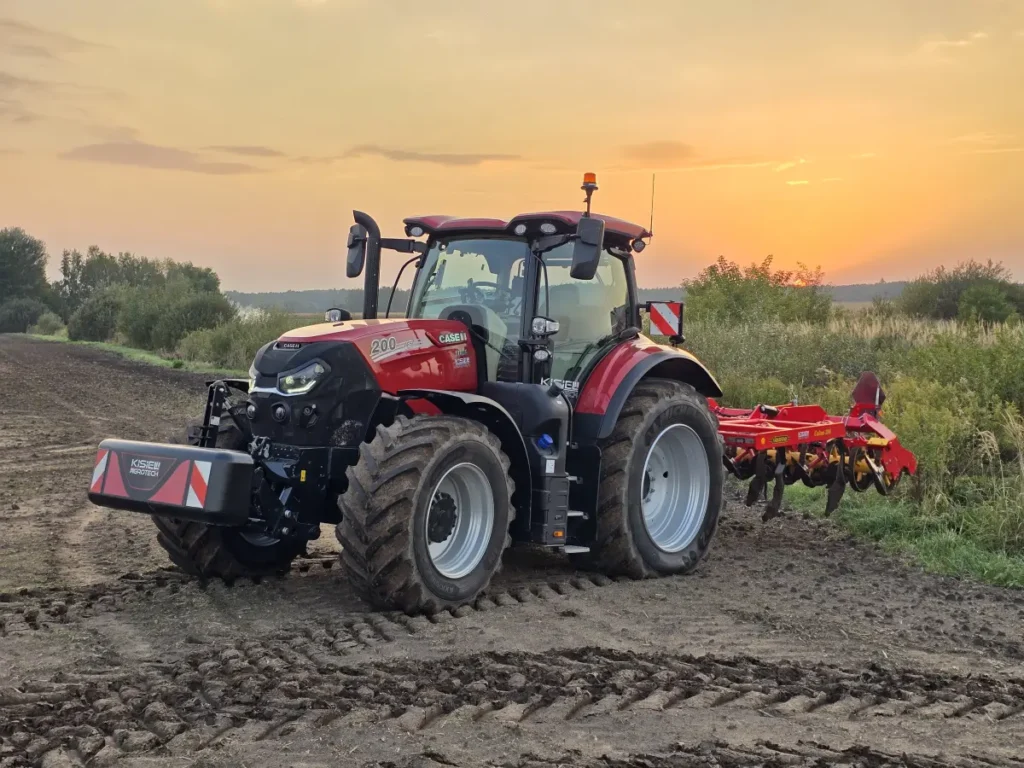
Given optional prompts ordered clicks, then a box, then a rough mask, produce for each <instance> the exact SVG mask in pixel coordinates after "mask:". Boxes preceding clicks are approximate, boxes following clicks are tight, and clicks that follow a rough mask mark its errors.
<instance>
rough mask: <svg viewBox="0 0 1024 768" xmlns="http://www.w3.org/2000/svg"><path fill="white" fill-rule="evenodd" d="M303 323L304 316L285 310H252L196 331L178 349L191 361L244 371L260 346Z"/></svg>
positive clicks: (185, 358) (180, 353) (183, 340)
mask: <svg viewBox="0 0 1024 768" xmlns="http://www.w3.org/2000/svg"><path fill="white" fill-rule="evenodd" d="M303 324H304V322H303V321H302V319H301V318H298V317H296V316H295V315H290V314H287V313H284V312H277V311H273V312H260V313H253V314H250V315H247V316H245V317H244V318H243V317H235V318H233V319H232V320H230V321H229V322H227V323H224V324H222V325H219V326H217V327H216V328H209V329H206V330H200V331H193V332H192V333H190V334H189V335H188V336H186V337H185V338H184V339H182V341H181V343H180V344H179V345H178V350H177V352H178V355H179V356H180V357H181V358H182V359H184V360H188V361H189V362H198V363H207V364H210V365H215V366H218V367H221V368H227V369H230V370H236V371H245V370H248V369H249V366H250V365H252V361H253V358H255V357H256V353H257V352H258V351H259V349H260V347H262V346H263V345H264V344H266V343H267V342H268V341H273V340H274V339H276V338H277V337H279V336H280V335H281V334H283V333H284V332H285V331H290V330H291V329H293V328H296V327H298V326H301V325H303Z"/></svg>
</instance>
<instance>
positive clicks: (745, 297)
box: [683, 256, 832, 323]
mask: <svg viewBox="0 0 1024 768" xmlns="http://www.w3.org/2000/svg"><path fill="white" fill-rule="evenodd" d="M822 281H823V276H822V273H821V270H820V268H819V269H813V270H812V269H809V268H807V267H805V266H804V265H802V264H801V265H798V269H796V270H773V269H772V257H771V256H768V257H766V258H765V259H764V260H763V261H762V262H761V263H760V264H751V265H750V266H748V267H746V268H741V267H740V265H739V264H737V263H735V262H732V261H729V260H728V259H726V258H725V257H723V256H719V257H718V259H717V261H716V262H715V263H714V264H712V265H711V266H709V267H707V268H706V269H704V270H703V271H702V272H701V273H700V274H699V275H698V276H697V277H696V278H695V279H693V280H689V281H686V282H685V283H684V284H683V287H684V289H685V291H686V314H687V317H690V318H692V319H694V320H709V321H715V322H729V321H732V322H735V321H753V320H780V321H790V320H794V321H795V320H803V321H807V322H813V323H823V322H825V321H826V320H828V318H829V315H830V314H831V311H832V297H831V296H830V295H829V294H828V293H826V292H825V291H824V290H823V289H822Z"/></svg>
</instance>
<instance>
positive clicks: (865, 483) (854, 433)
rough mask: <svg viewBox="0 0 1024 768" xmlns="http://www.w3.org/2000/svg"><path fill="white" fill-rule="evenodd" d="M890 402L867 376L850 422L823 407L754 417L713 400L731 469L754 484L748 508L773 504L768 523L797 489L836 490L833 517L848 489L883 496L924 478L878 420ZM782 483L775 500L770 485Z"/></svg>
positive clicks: (765, 409) (781, 408)
mask: <svg viewBox="0 0 1024 768" xmlns="http://www.w3.org/2000/svg"><path fill="white" fill-rule="evenodd" d="M883 402H885V394H884V393H883V392H882V388H881V386H880V385H879V383H878V378H877V377H876V376H875V374H873V373H863V374H861V377H860V380H859V381H858V382H857V386H856V387H855V388H854V390H853V407H851V408H850V412H849V414H848V415H846V416H829V415H828V414H827V413H825V410H824V409H823V408H822V407H821V406H818V405H796V404H790V405H777V406H772V405H758V406H756V407H754V408H753V409H751V410H746V409H742V408H726V407H724V406H721V405H719V404H718V403H717V402H715V401H714V400H712V401H711V402H710V404H711V410H712V411H713V412H714V413H715V415H716V416H717V417H718V420H719V432H721V434H722V437H723V438H724V441H725V466H726V468H727V469H728V470H729V471H730V472H731V473H732V474H733V475H735V476H736V477H737V478H739V479H740V480H747V479H749V480H750V489H749V491H748V492H747V498H746V504H747V506H751V505H752V504H753V503H754V502H755V501H757V499H758V497H762V496H763V497H764V498H765V499H766V500H767V504H766V506H765V512H764V515H763V519H764V520H770V519H771V518H773V517H777V516H778V515H780V514H781V508H782V494H783V491H784V489H785V487H786V486H787V485H792V484H793V483H795V482H797V481H801V482H803V484H804V485H806V486H808V487H811V488H815V487H818V486H822V485H827V486H828V502H827V504H826V507H825V511H826V512H827V513H831V512H833V511H834V510H835V509H836V507H837V506H839V501H840V499H842V497H843V493H844V492H845V490H846V486H847V485H849V486H850V487H851V488H853V490H855V491H858V492H860V491H866V490H867V489H868V488H869V487H871V486H874V487H875V489H876V490H877V491H878V492H879V493H881V494H882V495H887V494H888V493H889V491H891V490H892V489H893V488H895V487H896V485H897V483H899V481H900V478H902V477H903V474H904V473H907V474H911V475H912V474H914V473H915V472H916V471H917V459H916V458H915V457H914V454H913V453H911V452H910V451H908V450H907V449H906V448H904V447H903V446H902V445H900V441H899V440H898V439H897V438H896V435H894V434H893V433H892V431H891V430H889V429H888V428H886V427H885V425H884V424H882V423H881V422H880V421H879V420H878V415H879V410H880V409H881V407H882V403H883ZM770 479H774V480H775V487H774V489H773V492H772V496H771V499H767V495H768V481H769V480H770Z"/></svg>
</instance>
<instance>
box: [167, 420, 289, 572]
mask: <svg viewBox="0 0 1024 768" xmlns="http://www.w3.org/2000/svg"><path fill="white" fill-rule="evenodd" d="M239 421H241V422H243V424H241V425H240V424H239ZM244 422H245V416H244V415H241V414H238V415H231V414H227V413H225V414H224V415H223V416H222V420H221V424H220V428H219V431H218V433H217V447H218V448H226V449H228V450H232V451H245V449H246V444H247V440H246V437H245V435H246V433H247V431H248V430H247V429H245V428H243V427H248V424H245V423H244ZM174 442H179V443H192V444H195V441H193V440H189V439H188V438H185V439H181V438H179V439H177V440H175V441H174ZM153 522H154V523H155V524H156V527H157V529H158V531H159V533H158V534H157V542H158V543H159V544H160V546H161V547H163V548H164V549H165V550H166V551H167V554H168V556H169V557H170V558H171V562H173V563H174V564H175V565H177V566H178V567H179V568H181V569H182V570H184V571H186V572H187V573H190V574H192V575H193V576H199V577H202V578H208V579H223V580H224V581H228V582H230V581H234V580H235V579H238V578H242V577H248V578H259V577H262V576H271V575H276V574H280V573H285V572H287V571H288V570H289V569H290V568H291V564H292V560H294V559H295V558H296V557H298V556H299V555H300V554H302V552H303V550H304V549H305V542H302V541H295V540H290V539H288V540H282V539H276V538H273V537H270V536H268V535H267V534H265V533H262V532H259V531H255V530H253V531H250V530H246V529H241V528H225V527H223V526H218V525H206V524H205V523H197V522H193V521H191V520H179V519H177V518H170V517H154V518H153Z"/></svg>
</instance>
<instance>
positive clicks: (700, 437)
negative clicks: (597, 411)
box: [584, 379, 725, 578]
mask: <svg viewBox="0 0 1024 768" xmlns="http://www.w3.org/2000/svg"><path fill="white" fill-rule="evenodd" d="M601 449H602V461H601V485H600V490H599V496H598V511H597V528H598V532H597V542H596V546H593V547H592V548H591V552H590V553H588V555H587V556H586V559H585V561H584V562H585V563H586V564H588V565H589V566H591V567H594V568H597V569H598V570H601V571H603V572H605V573H609V574H613V575H626V576H631V577H633V578H648V577H652V576H658V575H664V574H676V573H688V572H690V571H692V570H693V569H694V568H696V567H697V564H698V563H699V562H700V561H701V559H702V558H703V557H704V555H705V554H706V553H707V551H708V547H709V546H710V544H711V539H712V536H713V535H714V532H715V528H716V527H717V524H718V514H719V511H720V510H721V508H722V487H723V483H724V480H725V472H724V466H723V464H722V442H721V438H720V437H719V434H718V426H717V424H716V422H715V417H714V415H713V414H712V413H711V411H710V409H709V408H708V405H707V402H706V401H705V400H704V398H703V397H701V396H700V395H699V394H697V392H696V391H695V390H694V389H693V387H691V386H689V385H687V384H681V383H679V382H676V381H670V380H663V379H654V380H647V381H643V382H641V383H640V384H639V385H638V386H637V388H636V389H635V390H634V392H633V394H632V395H631V396H630V398H629V400H627V401H626V404H625V405H624V406H623V409H622V413H621V415H620V416H619V420H618V422H617V423H616V425H615V429H614V430H613V432H612V434H611V435H610V436H609V437H608V439H607V440H605V441H604V443H603V445H602V446H601Z"/></svg>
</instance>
